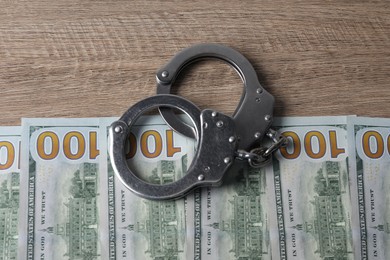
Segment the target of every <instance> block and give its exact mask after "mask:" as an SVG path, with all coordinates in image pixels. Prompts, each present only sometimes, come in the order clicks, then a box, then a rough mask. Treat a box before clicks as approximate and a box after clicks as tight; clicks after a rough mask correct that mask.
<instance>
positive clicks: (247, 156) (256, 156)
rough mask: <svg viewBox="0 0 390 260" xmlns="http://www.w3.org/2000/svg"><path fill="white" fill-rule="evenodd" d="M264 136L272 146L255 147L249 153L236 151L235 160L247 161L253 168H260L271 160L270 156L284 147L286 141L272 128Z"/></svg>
mask: <svg viewBox="0 0 390 260" xmlns="http://www.w3.org/2000/svg"><path fill="white" fill-rule="evenodd" d="M266 135H267V137H268V138H270V139H271V140H272V144H271V145H270V146H269V147H263V146H261V147H257V148H254V149H252V150H251V151H250V152H248V151H245V150H237V151H236V158H237V159H239V160H247V161H248V163H249V165H250V166H251V167H253V168H260V167H263V166H264V165H266V164H268V163H269V161H270V159H271V155H272V154H273V153H274V152H276V151H277V150H278V149H279V148H281V147H284V146H286V145H287V142H288V139H287V138H286V137H285V136H283V135H280V134H279V133H278V132H277V131H275V130H274V129H272V128H270V129H269V130H268V132H267V134H266Z"/></svg>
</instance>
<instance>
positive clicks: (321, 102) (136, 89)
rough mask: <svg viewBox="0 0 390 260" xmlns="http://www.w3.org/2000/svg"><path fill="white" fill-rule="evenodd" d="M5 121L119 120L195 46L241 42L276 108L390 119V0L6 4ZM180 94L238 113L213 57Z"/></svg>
mask: <svg viewBox="0 0 390 260" xmlns="http://www.w3.org/2000/svg"><path fill="white" fill-rule="evenodd" d="M0 6H1V8H0V93H1V102H0V111H1V116H0V125H14V124H20V118H22V117H95V116H119V115H121V114H122V113H123V112H124V111H125V110H126V109H127V108H128V107H129V106H131V105H132V104H134V103H135V102H137V101H139V100H140V99H142V98H145V97H148V96H151V95H153V94H154V93H155V72H156V71H157V70H158V69H159V68H160V67H161V66H162V65H164V64H165V63H166V62H167V61H168V60H169V59H170V58H171V57H172V56H173V55H174V54H175V53H176V52H178V51H179V50H181V49H182V48H185V47H188V46H190V45H192V44H195V43H201V42H214V43H221V44H225V45H228V46H230V47H233V48H235V49H237V50H238V51H240V52H241V53H242V54H244V55H245V56H246V57H247V58H248V59H249V60H250V61H251V62H252V63H253V65H254V67H255V69H256V71H257V72H258V76H259V78H260V81H261V83H262V85H263V86H264V87H265V88H266V89H267V90H268V91H269V92H271V93H272V94H273V95H274V96H275V97H276V115H283V116H292V115H299V116H311V115H319V116H327V115H345V114H357V115H361V116H380V117H390V106H389V101H390V2H389V1H385V0H383V1H349V0H338V1H309V0H303V1H297V2H295V1H241V2H239V1H209V0H208V1H204V0H202V1H161V2H160V1H113V0H105V1H82V0H69V1H58V0H35V1H24V0H23V1H19V0H13V1H10V0H0ZM175 93H178V94H180V95H183V96H185V97H187V98H189V99H191V100H192V101H193V102H195V103H196V104H198V105H199V106H200V107H201V108H207V107H209V108H215V109H217V110H220V111H222V112H226V113H232V112H233V111H234V109H235V108H236V105H237V103H238V101H239V99H240V95H241V93H242V83H241V81H240V78H239V76H238V75H237V74H236V73H235V71H234V70H233V69H232V68H230V67H229V66H228V65H226V64H224V63H221V62H218V61H204V62H199V63H196V64H195V65H192V66H191V67H190V68H189V69H187V71H186V74H185V75H183V76H182V77H180V79H179V81H178V82H177V84H176V87H175Z"/></svg>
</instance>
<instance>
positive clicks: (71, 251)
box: [19, 119, 108, 259]
mask: <svg viewBox="0 0 390 260" xmlns="http://www.w3.org/2000/svg"><path fill="white" fill-rule="evenodd" d="M22 127H23V133H22V151H21V154H22V164H21V169H22V174H21V185H20V187H21V213H20V216H21V222H20V229H19V235H20V236H19V237H20V240H19V242H20V243H19V253H20V255H19V259H108V255H107V253H108V252H107V251H108V247H107V238H106V235H107V233H108V226H107V223H108V220H107V216H108V214H107V212H108V211H107V206H108V205H107V176H106V172H105V171H103V169H102V167H101V163H102V161H106V160H107V157H106V156H105V153H102V154H101V153H100V151H101V148H100V146H101V144H100V143H99V142H100V141H99V137H98V134H99V119H24V120H23V121H22Z"/></svg>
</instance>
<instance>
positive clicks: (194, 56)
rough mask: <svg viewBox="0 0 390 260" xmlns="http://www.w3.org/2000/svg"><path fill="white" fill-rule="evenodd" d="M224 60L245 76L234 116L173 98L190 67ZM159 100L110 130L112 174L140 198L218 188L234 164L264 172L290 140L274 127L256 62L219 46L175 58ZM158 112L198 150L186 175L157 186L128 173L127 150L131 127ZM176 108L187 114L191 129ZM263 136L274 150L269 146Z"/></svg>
mask: <svg viewBox="0 0 390 260" xmlns="http://www.w3.org/2000/svg"><path fill="white" fill-rule="evenodd" d="M209 58H214V59H219V60H222V61H225V62H227V63H228V64H230V65H231V66H232V67H233V68H234V69H235V70H236V71H237V72H238V74H239V75H240V77H241V79H242V81H243V83H244V91H243V94H242V96H241V99H240V102H239V104H238V106H237V109H236V110H235V112H234V113H233V115H232V116H231V117H230V116H227V115H224V114H223V113H220V112H217V111H214V110H210V109H205V110H202V111H201V110H200V109H199V108H198V107H197V106H196V105H194V104H193V103H192V102H190V101H189V100H187V99H185V98H183V97H180V96H177V95H172V94H170V93H171V87H172V85H173V84H174V82H175V80H176V78H177V77H178V75H179V74H180V73H181V72H182V70H183V69H184V68H185V67H186V66H187V65H189V64H191V63H193V62H196V61H198V60H201V59H209ZM156 78H157V95H155V96H152V97H149V98H146V99H144V100H141V101H140V102H138V103H136V104H135V105H133V106H132V107H130V108H129V109H128V110H127V111H126V112H125V113H124V114H123V115H122V117H121V118H120V119H119V120H117V121H115V122H113V123H112V125H111V127H110V140H111V144H110V157H111V163H112V166H113V169H114V171H115V173H116V174H117V176H118V177H119V178H120V180H121V181H122V182H123V184H124V185H125V186H126V187H127V188H128V189H129V190H131V191H133V192H134V193H136V194H137V195H139V196H140V197H143V198H147V199H153V200H164V199H176V198H180V197H182V196H184V195H186V194H187V193H188V192H190V191H191V190H193V189H194V188H197V187H201V186H219V185H220V184H221V183H222V180H223V177H224V175H225V173H226V172H227V170H228V169H229V168H230V167H231V165H232V164H233V163H234V160H235V159H239V160H247V161H248V163H249V165H250V166H252V167H262V166H264V165H265V164H266V163H268V161H269V159H270V156H271V155H272V153H273V152H274V151H276V150H278V149H279V148H280V147H281V146H283V145H285V144H286V142H287V140H286V138H285V137H283V136H281V135H279V134H278V133H277V132H276V131H275V130H273V129H272V128H271V124H272V120H273V107H274V97H273V96H272V95H271V94H270V93H268V92H267V91H266V90H265V89H264V88H263V87H262V86H261V85H260V83H259V80H258V78H257V74H256V72H255V70H254V68H253V66H252V65H251V63H250V62H249V61H248V60H247V59H246V58H245V57H244V56H243V55H242V54H241V53H239V52H237V51H236V50H234V49H232V48H229V47H226V46H223V45H219V44H198V45H195V46H192V47H189V48H186V49H184V50H182V51H181V52H179V53H178V54H177V55H175V56H174V57H173V58H172V59H171V60H170V61H169V62H168V63H167V64H166V65H165V66H163V67H162V68H161V69H160V70H159V71H158V72H157V75H156ZM153 108H158V109H159V112H160V114H161V116H162V117H163V119H164V120H165V122H166V123H167V125H169V126H170V127H171V128H172V129H174V130H175V131H177V132H179V133H181V134H183V135H185V136H188V137H192V138H195V139H196V140H197V143H198V144H197V149H196V154H195V157H194V159H193V160H192V163H191V165H190V166H189V168H188V171H187V173H186V174H185V175H184V176H183V177H182V178H181V179H179V180H177V181H175V182H172V183H168V184H162V185H158V184H152V183H148V182H146V181H144V180H141V179H140V178H139V177H137V175H136V174H134V172H133V171H132V170H131V169H130V168H129V166H128V163H127V159H126V155H125V148H126V142H127V139H128V136H129V134H130V131H131V128H132V126H133V125H134V123H135V122H136V121H137V119H138V118H139V117H140V116H141V115H142V114H143V113H144V112H146V111H147V110H150V109H153ZM173 109H177V110H180V111H181V112H183V113H184V114H186V115H187V116H188V117H189V118H190V120H191V123H192V126H191V125H189V124H187V123H185V122H184V121H183V120H182V119H181V118H180V117H178V115H177V114H175V113H174V112H173ZM264 137H267V138H269V139H270V141H271V145H269V146H264V145H262V144H263V143H264Z"/></svg>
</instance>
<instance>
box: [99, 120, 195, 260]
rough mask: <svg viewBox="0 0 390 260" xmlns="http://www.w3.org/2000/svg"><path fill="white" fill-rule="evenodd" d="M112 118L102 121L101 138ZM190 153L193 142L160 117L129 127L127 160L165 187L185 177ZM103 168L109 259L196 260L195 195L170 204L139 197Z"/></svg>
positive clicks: (108, 166) (141, 175)
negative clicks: (106, 175) (106, 184)
mask: <svg viewBox="0 0 390 260" xmlns="http://www.w3.org/2000/svg"><path fill="white" fill-rule="evenodd" d="M113 120H114V119H112V118H107V119H102V120H101V124H100V125H101V129H103V131H104V134H102V136H105V137H107V135H108V127H109V126H110V124H111V123H112V122H113ZM102 143H103V141H102ZM106 143H107V142H106ZM106 149H108V148H106ZM194 152H195V141H194V140H192V139H189V138H185V137H183V136H182V135H180V134H178V133H176V132H174V131H173V130H172V129H170V128H169V127H168V126H167V125H166V124H165V123H164V122H163V120H162V119H161V117H159V116H145V117H141V118H140V119H139V120H138V121H137V122H136V123H135V125H134V126H133V127H132V133H131V134H130V136H129V149H128V150H127V151H126V157H127V158H128V164H129V168H130V169H131V170H132V171H133V172H134V173H135V174H137V176H138V177H139V178H140V179H142V180H144V181H146V182H149V183H154V184H164V183H169V182H174V181H176V180H178V179H180V178H181V177H182V176H184V174H185V173H186V171H187V169H188V167H189V166H190V163H191V161H192V158H193V156H194ZM104 167H106V169H107V172H108V200H109V203H108V204H109V210H108V212H109V227H110V228H109V234H110V235H109V238H110V241H109V242H110V244H111V245H112V246H110V248H113V249H114V248H115V250H112V251H110V259H111V258H112V259H183V260H184V259H195V258H198V257H197V255H199V248H200V247H198V246H197V243H195V240H196V238H198V240H199V238H200V225H199V224H198V228H196V226H197V223H200V221H197V219H199V218H200V216H199V215H198V216H197V215H196V213H195V212H196V205H195V203H196V201H195V199H194V194H190V195H188V196H187V197H185V198H182V199H178V200H174V201H172V200H171V201H152V200H146V199H142V198H140V197H139V196H137V195H135V194H133V193H132V192H131V191H130V190H128V189H127V188H126V187H125V186H124V184H123V183H122V182H121V180H120V179H119V178H117V176H116V175H115V173H114V171H113V169H112V166H111V163H110V161H109V160H108V161H106V162H105V165H104ZM198 197H199V195H198ZM198 201H200V199H199V200H198ZM199 210H200V207H198V211H199ZM198 244H199V243H198Z"/></svg>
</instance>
